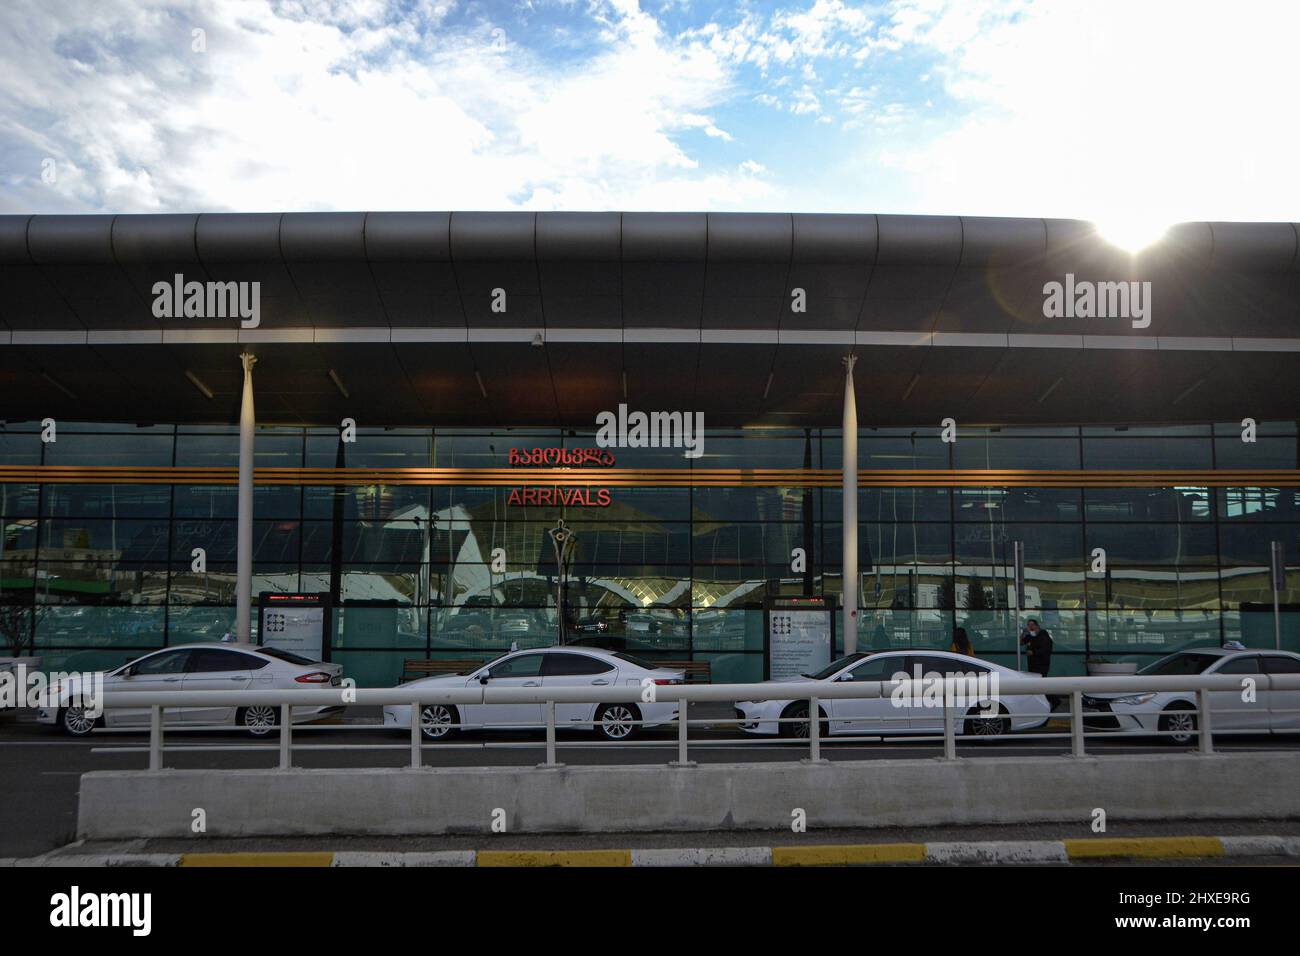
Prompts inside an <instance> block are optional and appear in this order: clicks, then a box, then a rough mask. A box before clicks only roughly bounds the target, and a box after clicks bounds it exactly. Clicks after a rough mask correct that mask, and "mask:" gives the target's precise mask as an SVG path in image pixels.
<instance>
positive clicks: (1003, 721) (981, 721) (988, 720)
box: [962, 704, 1011, 737]
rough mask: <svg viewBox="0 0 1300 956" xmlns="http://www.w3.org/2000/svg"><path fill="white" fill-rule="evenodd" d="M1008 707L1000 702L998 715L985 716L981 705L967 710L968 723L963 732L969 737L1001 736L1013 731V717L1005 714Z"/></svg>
mask: <svg viewBox="0 0 1300 956" xmlns="http://www.w3.org/2000/svg"><path fill="white" fill-rule="evenodd" d="M1006 713H1007V709H1006V708H1005V707H1003V706H1002V705H1001V704H998V714H999V715H1001V716H998V717H985V716H984V711H983V709H982V708H980V707H972V708H971V709H970V710H968V711H966V723H965V725H964V726H963V727H962V733H963V734H964V735H965V736H967V737H1001V736H1003V735H1005V734H1009V733H1011V718H1009V717H1007V716H1005V715H1006Z"/></svg>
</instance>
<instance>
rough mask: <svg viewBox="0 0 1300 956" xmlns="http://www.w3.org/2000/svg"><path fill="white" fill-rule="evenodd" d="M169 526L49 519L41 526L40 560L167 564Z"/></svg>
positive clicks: (147, 522)
mask: <svg viewBox="0 0 1300 956" xmlns="http://www.w3.org/2000/svg"><path fill="white" fill-rule="evenodd" d="M167 533H168V523H167V522H166V521H163V520H158V519H154V520H142V521H137V520H129V519H128V520H119V521H113V520H106V519H101V518H47V519H45V520H44V521H42V522H41V536H40V540H41V557H42V558H48V559H57V560H64V561H85V562H92V563H104V562H113V561H117V560H126V561H155V560H162V561H165V560H166V558H167Z"/></svg>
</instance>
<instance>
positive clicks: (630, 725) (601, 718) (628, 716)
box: [596, 704, 641, 740]
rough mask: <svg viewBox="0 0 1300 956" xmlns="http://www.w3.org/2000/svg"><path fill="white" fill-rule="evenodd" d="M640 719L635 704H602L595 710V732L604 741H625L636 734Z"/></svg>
mask: <svg viewBox="0 0 1300 956" xmlns="http://www.w3.org/2000/svg"><path fill="white" fill-rule="evenodd" d="M640 719H641V711H640V710H639V709H637V706H636V704H602V705H601V706H600V707H599V708H597V710H596V730H597V731H598V732H599V733H600V735H601V736H602V737H604V738H605V739H606V740H627V739H628V738H630V737H632V736H633V735H635V734H636V732H637V724H636V721H638V720H640Z"/></svg>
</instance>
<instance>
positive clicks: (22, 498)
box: [0, 462, 55, 518]
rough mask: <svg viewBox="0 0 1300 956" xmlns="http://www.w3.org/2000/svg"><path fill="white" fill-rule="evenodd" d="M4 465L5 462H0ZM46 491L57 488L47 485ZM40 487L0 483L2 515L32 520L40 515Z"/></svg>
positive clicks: (0, 512) (0, 509)
mask: <svg viewBox="0 0 1300 956" xmlns="http://www.w3.org/2000/svg"><path fill="white" fill-rule="evenodd" d="M0 464H3V462H0ZM45 487H46V489H47V490H48V489H51V488H53V487H55V486H54V485H46V486H45ZM40 502H41V486H40V485H11V484H7V483H0V515H5V516H8V517H10V518H30V517H35V516H36V515H37V514H39V513H40Z"/></svg>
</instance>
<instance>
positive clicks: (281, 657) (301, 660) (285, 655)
mask: <svg viewBox="0 0 1300 956" xmlns="http://www.w3.org/2000/svg"><path fill="white" fill-rule="evenodd" d="M257 651H258V653H259V654H265V655H266V656H267V657H274V658H275V659H276V660H277V661H285V662H286V663H289V664H319V663H320V661H314V660H312V659H311V658H310V657H303V656H302V655H301V654H295V653H294V652H293V651H285V650H281V649H280V648H278V647H259V648H258V649H257Z"/></svg>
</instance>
